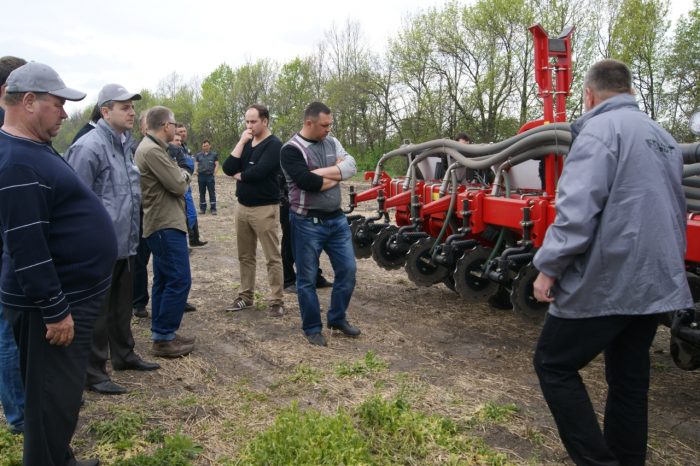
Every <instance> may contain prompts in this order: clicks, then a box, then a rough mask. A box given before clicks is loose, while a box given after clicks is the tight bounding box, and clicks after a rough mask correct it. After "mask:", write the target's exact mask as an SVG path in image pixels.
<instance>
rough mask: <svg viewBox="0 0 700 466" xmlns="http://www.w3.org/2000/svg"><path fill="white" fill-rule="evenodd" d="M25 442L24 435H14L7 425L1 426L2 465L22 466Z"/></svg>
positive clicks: (0, 455) (0, 464) (0, 461)
mask: <svg viewBox="0 0 700 466" xmlns="http://www.w3.org/2000/svg"><path fill="white" fill-rule="evenodd" d="M23 442H24V437H23V436H22V435H14V434H12V433H11V432H10V431H9V429H7V428H6V427H5V426H0V452H1V454H0V466H22V444H23Z"/></svg>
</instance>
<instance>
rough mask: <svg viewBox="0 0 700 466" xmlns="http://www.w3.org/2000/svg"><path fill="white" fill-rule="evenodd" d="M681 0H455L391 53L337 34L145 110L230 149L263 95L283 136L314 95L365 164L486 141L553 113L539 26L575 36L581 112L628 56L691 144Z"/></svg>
mask: <svg viewBox="0 0 700 466" xmlns="http://www.w3.org/2000/svg"><path fill="white" fill-rule="evenodd" d="M668 12H669V0H476V1H473V2H469V3H466V2H460V1H453V2H451V3H446V4H445V5H443V6H442V7H438V8H432V9H427V10H423V11H420V12H417V13H415V14H413V15H412V16H410V17H408V18H406V19H405V20H404V23H403V25H402V27H401V29H400V31H399V32H398V33H397V34H396V35H395V36H394V37H391V38H390V39H389V42H388V44H387V47H386V50H384V51H383V52H382V53H374V52H372V51H371V50H370V49H369V47H368V46H367V44H366V43H365V42H364V39H363V36H362V31H361V28H360V25H359V24H358V23H355V22H352V21H348V22H347V23H345V24H344V25H342V26H334V27H332V28H331V29H330V30H327V31H326V32H325V33H324V37H323V39H322V40H321V41H320V42H319V43H318V44H316V47H315V51H314V53H313V54H311V55H309V56H305V57H296V58H294V59H292V60H290V61H288V62H286V63H276V62H274V61H272V60H269V59H266V58H260V59H257V60H256V61H250V62H248V63H245V64H243V65H241V66H238V67H232V66H230V65H228V64H226V63H222V64H221V65H220V66H219V67H217V68H216V69H215V70H214V71H213V72H211V73H210V74H209V75H208V76H206V77H205V78H204V79H203V80H201V81H199V80H198V79H192V80H190V81H185V79H184V78H183V77H182V76H181V75H179V74H177V73H176V72H173V73H172V74H170V75H168V76H166V77H165V78H164V79H162V80H161V82H160V83H159V85H158V87H157V89H155V90H149V89H144V90H142V91H141V95H142V96H143V100H141V101H138V102H136V104H137V110H139V111H140V110H144V109H147V108H149V107H151V106H153V105H166V106H168V107H170V108H172V109H173V110H174V112H175V115H176V118H177V120H178V121H179V122H182V123H184V124H185V125H186V126H187V127H188V128H189V130H190V145H191V146H192V147H193V148H197V147H199V143H200V142H201V141H202V140H203V139H208V140H209V141H210V142H211V144H212V146H213V148H214V150H216V151H218V152H220V153H222V154H227V153H228V152H229V151H230V150H231V149H232V147H233V146H234V145H235V143H236V141H238V138H239V135H240V132H241V131H242V130H243V129H244V122H243V114H244V112H245V109H246V108H247V106H248V105H250V104H252V103H263V104H265V105H267V106H268V107H269V108H270V110H271V114H272V121H271V126H272V129H273V132H274V133H275V134H277V135H278V136H279V137H280V139H282V140H283V141H284V140H286V139H287V138H289V137H290V136H291V135H292V134H293V133H294V132H295V131H297V130H298V129H299V128H300V127H301V124H302V121H301V120H302V114H303V109H304V107H305V106H306V104H308V103H309V102H311V101H313V100H321V101H323V102H325V103H327V104H328V105H329V106H330V107H331V108H332V109H333V112H334V117H335V123H334V128H333V132H334V134H335V135H336V136H337V137H338V138H339V139H340V140H341V141H342V142H343V144H344V145H345V146H346V148H347V149H348V150H349V151H350V152H351V153H352V154H354V155H355V156H356V158H357V159H358V162H359V165H360V167H361V168H363V169H369V168H373V167H374V165H375V163H376V161H377V160H378V158H379V157H380V155H381V154H383V153H385V152H387V151H389V150H392V149H394V148H396V147H398V146H399V145H400V144H401V143H402V142H403V141H405V140H411V141H414V142H419V141H425V140H429V139H435V138H442V137H452V136H453V135H454V134H455V133H457V132H460V131H466V132H467V133H468V134H469V135H470V136H471V137H472V138H473V140H474V141H476V142H492V141H498V140H501V139H504V138H507V137H510V136H512V135H513V134H515V133H516V132H517V131H518V128H520V126H522V125H523V124H524V123H525V122H527V121H529V120H532V119H537V118H540V117H541V116H542V107H541V103H540V101H539V100H538V98H537V87H536V83H535V81H534V73H533V59H534V55H533V42H532V37H531V35H530V33H529V32H528V27H529V26H531V25H532V24H534V23H540V24H542V26H543V27H544V28H545V29H546V30H547V31H548V33H549V35H550V37H556V36H557V35H558V34H559V32H561V31H562V30H564V29H565V28H566V27H567V26H570V25H573V26H575V27H576V31H575V32H574V35H573V39H572V45H573V61H574V70H573V75H574V82H573V86H572V92H571V95H570V96H569V98H568V102H567V110H568V113H569V118H570V119H574V118H576V117H577V116H579V115H580V114H581V112H582V110H583V109H582V100H581V84H582V79H583V74H584V73H585V70H586V69H587V68H588V67H589V66H590V65H591V64H592V63H594V62H595V61H597V60H599V59H601V58H617V59H620V60H622V61H624V62H626V63H627V64H628V65H629V66H630V68H631V70H632V72H633V81H634V83H633V84H634V88H635V91H636V93H637V95H638V99H639V102H640V106H641V108H642V109H643V110H644V111H646V112H647V113H648V114H649V115H650V116H651V117H652V118H654V119H655V120H657V121H659V122H660V123H662V124H663V125H664V126H665V127H666V128H667V129H668V130H669V131H670V132H671V133H672V134H673V135H674V137H676V139H678V140H679V141H688V140H690V139H691V138H692V136H691V135H690V133H689V131H688V129H687V122H688V118H689V116H690V115H691V114H692V113H693V112H694V111H696V110H697V109H698V108H700V86H699V85H698V84H700V46H699V45H698V44H700V0H694V4H693V8H692V10H691V11H689V12H687V13H685V14H683V15H682V16H681V17H680V19H679V20H678V21H677V22H676V24H675V26H674V27H673V28H672V27H671V22H670V20H669V19H668ZM89 112H90V108H86V109H85V110H84V111H83V112H82V113H77V114H75V115H72V116H71V117H70V119H69V120H68V121H66V122H65V123H64V128H63V130H62V131H61V133H60V134H59V136H58V137H57V138H56V140H55V146H56V148H57V149H58V150H59V151H61V152H62V151H64V150H65V149H66V148H67V147H68V144H69V143H70V140H71V139H72V137H73V135H74V134H75V133H76V132H77V130H78V128H79V127H80V126H81V125H82V124H84V122H85V121H86V120H87V119H88V115H89Z"/></svg>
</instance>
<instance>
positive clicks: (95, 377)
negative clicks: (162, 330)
mask: <svg viewBox="0 0 700 466" xmlns="http://www.w3.org/2000/svg"><path fill="white" fill-rule="evenodd" d="M133 270H134V256H131V257H129V258H128V259H119V260H118V261H117V262H116V263H115V264H114V269H113V270H112V285H111V287H110V289H109V291H108V292H107V297H106V298H105V302H104V305H103V306H102V311H101V313H100V316H99V317H98V318H97V321H96V322H95V330H94V331H93V334H92V347H91V350H90V359H89V360H88V361H89V362H88V367H87V377H86V381H85V383H86V384H87V385H94V384H96V383H100V382H104V381H105V380H109V374H108V373H107V360H108V359H111V360H112V365H113V366H116V367H124V366H128V365H130V364H133V363H135V362H138V359H139V358H138V356H137V355H136V353H134V345H135V343H134V336H133V335H132V333H131V316H132V307H131V306H132V302H133V286H134V276H133Z"/></svg>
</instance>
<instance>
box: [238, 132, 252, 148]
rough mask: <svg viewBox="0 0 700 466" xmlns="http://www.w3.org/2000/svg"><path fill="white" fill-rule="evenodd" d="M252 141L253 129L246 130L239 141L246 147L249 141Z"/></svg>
mask: <svg viewBox="0 0 700 466" xmlns="http://www.w3.org/2000/svg"><path fill="white" fill-rule="evenodd" d="M251 139H253V130H252V129H246V130H244V131H243V133H242V134H241V139H240V140H239V141H238V144H240V145H242V146H244V145H246V144H247V143H248V141H250V140H251Z"/></svg>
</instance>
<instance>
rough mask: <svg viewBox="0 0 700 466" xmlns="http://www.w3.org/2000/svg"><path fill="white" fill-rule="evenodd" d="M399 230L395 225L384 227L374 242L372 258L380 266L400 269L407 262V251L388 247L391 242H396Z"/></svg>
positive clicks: (387, 268)
mask: <svg viewBox="0 0 700 466" xmlns="http://www.w3.org/2000/svg"><path fill="white" fill-rule="evenodd" d="M397 231H399V229H398V228H397V227H395V226H394V225H389V226H388V227H385V228H382V230H381V231H380V232H379V233H378V234H377V236H376V237H375V238H374V242H373V243H372V258H373V259H374V261H375V262H376V263H377V265H379V267H381V268H383V269H386V270H396V269H400V268H401V267H403V265H404V264H405V263H406V252H403V253H402V252H400V251H392V250H390V249H389V248H388V246H389V245H390V244H392V243H393V244H396V236H395V235H396V232H397Z"/></svg>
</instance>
